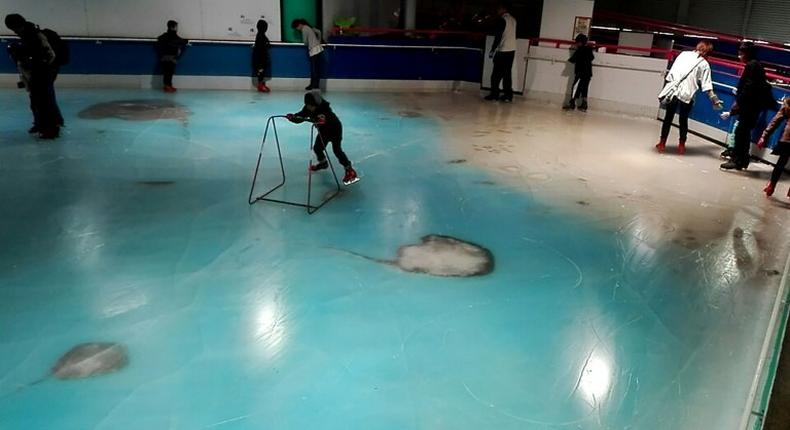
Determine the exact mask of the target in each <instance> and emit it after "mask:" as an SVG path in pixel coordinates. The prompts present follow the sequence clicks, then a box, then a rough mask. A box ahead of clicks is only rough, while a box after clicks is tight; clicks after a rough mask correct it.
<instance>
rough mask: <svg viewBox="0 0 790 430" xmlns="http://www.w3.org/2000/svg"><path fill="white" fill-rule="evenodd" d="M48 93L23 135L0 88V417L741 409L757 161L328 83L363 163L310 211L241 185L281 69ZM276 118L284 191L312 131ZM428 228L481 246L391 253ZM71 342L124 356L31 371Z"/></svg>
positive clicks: (79, 421)
mask: <svg viewBox="0 0 790 430" xmlns="http://www.w3.org/2000/svg"><path fill="white" fill-rule="evenodd" d="M59 97H60V102H61V106H62V108H63V111H64V115H65V116H66V120H67V123H68V128H67V129H66V131H65V136H64V137H63V138H62V139H60V140H58V141H56V142H40V141H36V140H35V139H33V138H31V137H28V135H27V134H26V133H25V131H26V128H27V127H25V126H26V125H27V124H28V123H29V113H28V112H27V111H26V109H25V107H26V100H25V94H24V93H22V92H17V91H10V90H9V91H0V104H2V105H3V106H11V107H12V108H9V109H5V110H4V115H3V116H1V117H0V198H2V206H0V244H2V246H0V428H2V429H117V430H123V429H399V430H400V429H453V430H457V429H502V430H505V429H639V430H642V429H672V430H680V429H717V430H718V429H722V430H727V429H737V428H739V425H740V421H741V417H742V416H743V414H744V412H745V411H746V409H747V404H746V403H747V397H748V396H749V392H750V390H751V389H752V382H753V379H754V376H755V373H756V369H757V367H758V359H759V353H760V349H761V347H762V345H763V341H764V339H765V335H766V329H767V326H768V320H769V316H770V312H771V309H772V308H773V306H774V303H775V301H776V299H777V293H778V290H779V283H780V275H779V274H780V272H781V271H782V270H783V268H784V262H785V260H786V257H787V243H786V237H787V232H788V225H787V222H786V218H787V217H786V215H787V205H786V204H785V203H783V202H781V201H780V200H767V199H765V198H764V197H761V196H760V195H759V194H760V193H759V191H760V189H761V185H762V181H763V179H765V178H766V176H765V175H766V174H767V170H766V169H765V168H762V167H759V166H756V167H755V168H754V169H753V171H752V173H747V174H726V173H721V172H718V171H717V166H718V160H717V159H716V158H715V154H716V153H717V150H716V148H715V147H713V146H712V145H710V144H707V143H703V142H700V141H696V140H695V141H693V142H692V144H693V147H691V148H690V151H689V155H688V156H687V157H676V156H673V155H665V156H658V155H657V154H653V153H652V151H651V150H650V149H651V147H652V144H653V143H655V142H653V139H654V137H655V134H656V132H657V129H658V125H657V124H656V123H655V122H653V121H649V120H635V119H624V118H622V117H615V116H608V115H603V114H596V113H594V112H593V113H590V114H588V115H587V116H581V115H576V114H563V113H561V112H558V111H557V110H556V109H554V108H549V107H545V106H540V105H535V104H528V103H516V104H514V105H512V106H502V105H485V104H481V103H480V102H478V100H477V99H476V97H475V96H473V95H465V94H456V95H447V94H441V95H400V96H394V95H363V94H357V95H340V94H329V95H328V96H327V97H328V99H329V100H330V101H331V102H333V105H334V107H335V109H336V111H337V112H338V113H339V115H340V117H341V119H343V120H344V125H345V141H344V146H345V149H346V151H347V153H348V154H349V156H350V157H351V159H352V160H355V161H356V166H357V167H358V170H359V171H360V173H361V175H362V176H363V180H362V182H360V183H359V184H356V185H354V186H353V187H352V188H349V189H346V190H345V191H344V192H343V194H342V195H341V196H340V197H339V198H338V199H336V200H334V201H332V202H331V203H329V204H328V205H327V206H326V207H324V208H323V209H322V210H321V211H320V212H318V213H317V214H316V215H313V216H308V215H307V214H306V213H305V212H304V211H303V210H301V209H299V208H291V207H284V206H278V205H275V204H269V203H259V204H257V205H255V206H252V207H250V206H248V204H247V195H248V193H249V187H250V181H251V177H252V171H253V168H254V166H255V161H256V157H257V154H258V148H259V139H260V136H261V133H262V131H263V125H264V122H265V119H266V117H268V116H269V115H274V114H282V113H285V112H289V111H295V110H296V109H298V108H299V107H300V101H301V94H297V93H275V94H272V95H270V96H260V95H257V94H252V93H243V92H182V93H179V94H177V95H175V96H174V97H171V98H170V100H172V101H175V102H177V103H179V104H181V105H183V106H184V108H185V110H180V109H181V108H179V107H177V106H176V107H170V108H166V109H160V110H159V111H157V112H158V113H157V115H158V116H159V118H158V119H157V116H156V115H154V116H151V115H148V116H147V118H146V120H143V121H129V120H124V119H120V118H101V116H102V115H86V114H85V113H83V117H86V116H87V117H86V118H80V116H79V113H80V112H81V111H83V110H84V109H86V108H89V107H91V106H94V105H96V104H99V103H106V102H113V101H119V100H140V99H164V98H165V97H164V96H162V95H160V94H158V93H154V92H147V91H82V90H80V91H77V90H70V91H68V90H67V91H61V92H60V95H59ZM94 109H98V108H94ZM121 109H122V110H123V107H121ZM126 109H127V110H126V111H125V115H131V116H141V115H142V116H146V115H145V114H141V113H140V112H139V111H133V109H132V111H129V109H131V108H129V107H128V106H127V107H126ZM99 111H100V112H101V109H99ZM92 112H93V113H94V114H95V113H96V111H95V110H94V111H92ZM279 132H280V138H281V142H282V144H283V150H284V156H285V159H286V169H287V173H288V186H287V187H286V189H285V190H284V194H281V195H284V196H286V197H288V198H293V199H303V198H304V194H305V191H306V190H305V185H306V174H305V173H306V167H307V161H308V159H309V155H310V154H309V152H308V151H307V145H308V139H307V134H308V132H309V129H307V128H306V127H305V126H302V127H297V126H291V125H287V124H281V125H280V127H279ZM272 155H273V153H272V152H271V151H270V150H267V151H266V154H265V156H264V163H266V164H265V168H264V174H263V178H262V179H263V180H264V181H266V182H267V183H270V184H271V183H273V181H275V180H276V174H275V173H276V171H275V170H273V169H272V168H271V167H272V166H273V165H272V164H271V161H272V158H271V157H272ZM314 182H315V183H314V185H315V187H316V188H315V193H316V194H317V195H318V196H321V195H323V194H324V193H326V192H327V191H329V190H330V187H329V185H330V181H329V176H328V174H326V173H322V174H320V175H319V176H316V177H315V181H314ZM777 194H778V195H783V194H784V189H782V190H779V191H777ZM431 234H436V235H445V236H451V237H454V238H458V239H461V240H464V241H468V242H472V243H475V244H478V245H480V246H482V247H485V248H486V249H488V250H490V251H491V253H492V254H493V256H494V258H495V268H494V271H493V272H492V273H491V274H488V275H483V276H478V277H468V278H443V277H433V276H430V275H425V274H416V273H408V272H404V271H402V270H400V269H399V268H398V267H397V266H395V265H393V264H387V262H392V261H394V260H395V259H396V257H397V253H398V249H399V248H400V247H402V246H405V245H410V244H416V243H419V242H420V239H421V238H422V237H423V236H426V235H431ZM360 255H361V256H367V257H370V258H371V259H366V258H361V257H360ZM426 259H430V256H428V257H426ZM374 260H381V261H374ZM90 342H114V343H118V344H121V345H123V346H124V347H125V348H126V350H127V351H128V364H127V365H126V366H124V367H121V368H120V369H119V370H117V371H116V372H114V373H110V374H106V375H103V376H96V377H92V378H87V379H76V380H61V379H58V378H56V377H54V376H53V375H51V374H50V370H51V368H52V367H53V365H54V364H55V363H56V362H57V361H58V359H59V357H61V356H62V355H63V354H64V353H66V352H67V351H69V350H70V349H71V348H72V347H74V346H75V345H79V344H83V343H90Z"/></svg>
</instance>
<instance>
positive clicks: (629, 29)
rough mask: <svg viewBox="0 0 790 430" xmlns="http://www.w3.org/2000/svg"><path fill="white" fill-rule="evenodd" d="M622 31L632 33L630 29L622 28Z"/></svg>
mask: <svg viewBox="0 0 790 430" xmlns="http://www.w3.org/2000/svg"><path fill="white" fill-rule="evenodd" d="M622 31H629V32H631V31H634V30H631V29H630V28H624V29H623V30H622Z"/></svg>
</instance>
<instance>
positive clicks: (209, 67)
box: [0, 38, 483, 87]
mask: <svg viewBox="0 0 790 430" xmlns="http://www.w3.org/2000/svg"><path fill="white" fill-rule="evenodd" d="M10 40H12V39H0V49H2V50H3V51H5V49H6V47H7V45H8V43H9V41H10ZM69 45H70V48H71V63H70V64H69V65H67V66H65V67H63V69H62V70H61V74H62V75H64V76H66V75H105V76H113V75H118V76H143V77H146V76H152V75H157V74H159V70H158V64H157V61H156V54H155V50H154V42H153V40H149V39H102V40H98V39H84V38H70V39H69ZM251 48H252V45H251V43H249V42H230V41H195V42H192V43H190V46H189V47H188V48H187V50H186V52H185V54H184V56H183V57H182V59H181V61H180V63H179V65H178V70H177V76H206V77H248V78H251V76H252V61H251V57H252V49H251ZM325 52H326V55H325V56H324V59H325V63H324V72H323V74H324V76H325V77H326V78H327V79H329V80H332V79H349V80H351V79H358V80H378V81H446V82H474V83H479V82H480V78H481V75H482V63H483V54H482V49H477V48H469V47H457V46H448V47H438V46H399V45H394V46H393V45H386V46H385V45H375V46H371V45H351V44H343V45H333V44H330V45H326V51H325ZM271 59H272V70H271V75H272V77H273V78H280V79H282V78H285V79H288V78H302V79H305V78H308V77H309V73H310V66H309V61H308V58H307V55H306V50H305V48H304V45H302V44H289V43H273V44H272V48H271ZM15 73H16V67H15V65H14V64H13V63H12V62H11V60H10V59H9V58H8V56H7V55H0V74H15ZM64 82H65V80H64ZM302 87H304V85H302Z"/></svg>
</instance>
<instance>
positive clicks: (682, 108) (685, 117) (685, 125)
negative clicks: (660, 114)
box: [661, 99, 694, 142]
mask: <svg viewBox="0 0 790 430" xmlns="http://www.w3.org/2000/svg"><path fill="white" fill-rule="evenodd" d="M692 107H694V102H691V103H683V102H682V101H680V100H678V99H675V100H673V101H672V102H671V103H669V104H668V105H667V114H666V115H665V116H664V125H663V126H662V127H661V139H662V140H666V139H667V138H668V137H669V130H671V129H672V121H674V120H675V114H676V113H680V118H679V119H678V123H679V125H680V141H681V142H685V141H686V139H687V138H688V135H689V115H690V114H691V108H692Z"/></svg>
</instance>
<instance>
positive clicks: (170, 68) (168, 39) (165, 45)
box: [156, 20, 188, 93]
mask: <svg viewBox="0 0 790 430" xmlns="http://www.w3.org/2000/svg"><path fill="white" fill-rule="evenodd" d="M187 43H188V41H187V40H186V39H182V38H181V37H180V36H179V35H178V23H177V22H175V21H173V20H170V21H167V32H165V33H162V35H161V36H159V37H158V38H157V39H156V52H157V54H158V55H159V66H160V67H161V68H162V76H163V79H164V88H163V89H164V91H165V92H166V93H174V92H176V89H175V88H174V87H173V75H175V73H176V64H178V60H179V59H180V58H181V55H182V54H183V53H184V49H185V48H186V46H187Z"/></svg>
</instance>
